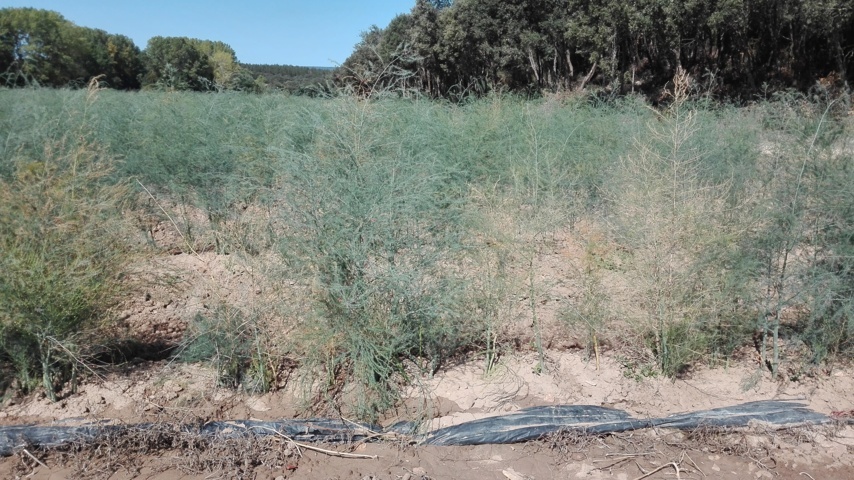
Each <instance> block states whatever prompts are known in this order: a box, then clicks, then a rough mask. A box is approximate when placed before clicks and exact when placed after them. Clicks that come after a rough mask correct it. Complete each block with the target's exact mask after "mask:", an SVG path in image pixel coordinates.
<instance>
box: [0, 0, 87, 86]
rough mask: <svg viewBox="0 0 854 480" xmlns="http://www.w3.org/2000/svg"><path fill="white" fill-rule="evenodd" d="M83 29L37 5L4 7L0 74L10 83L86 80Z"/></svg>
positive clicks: (0, 21) (58, 83) (0, 25)
mask: <svg viewBox="0 0 854 480" xmlns="http://www.w3.org/2000/svg"><path fill="white" fill-rule="evenodd" d="M85 48H86V41H85V38H84V35H83V31H82V30H81V29H79V28H77V27H76V26H75V25H74V24H72V23H71V22H69V21H68V20H66V19H65V18H64V17H63V16H62V15H60V14H58V13H56V12H51V11H48V10H37V9H34V8H4V9H2V10H0V73H2V74H3V75H4V77H5V78H4V80H5V82H3V83H5V84H7V85H26V84H34V85H45V86H63V85H66V84H69V83H71V82H74V81H86V80H88V78H85V77H86V74H87V72H86V70H85V68H84V67H83V66H82V65H81V64H80V62H79V60H80V58H81V57H82V56H84V55H85V53H84V50H85Z"/></svg>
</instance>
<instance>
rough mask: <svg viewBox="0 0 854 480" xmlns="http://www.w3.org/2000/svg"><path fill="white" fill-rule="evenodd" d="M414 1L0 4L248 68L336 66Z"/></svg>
mask: <svg viewBox="0 0 854 480" xmlns="http://www.w3.org/2000/svg"><path fill="white" fill-rule="evenodd" d="M413 5H415V0H361V1H353V0H304V1H296V0H279V1H274V0H267V1H265V0H242V1H226V0H206V1H202V0H171V1H165V0H134V1H127V0H112V1H104V0H23V1H17V0H0V7H33V8H43V9H47V10H54V11H57V12H59V13H61V14H62V15H63V16H64V17H65V18H66V19H68V20H70V21H72V22H74V23H75V24H77V25H80V26H82V27H91V28H100V29H101V30H106V31H107V32H110V33H120V34H123V35H127V36H128V37H130V38H132V39H133V41H134V42H135V43H136V44H137V46H139V48H145V45H146V43H147V42H148V39H149V38H151V37H154V36H158V35H160V36H178V37H193V38H201V39H204V40H219V41H222V42H225V43H227V44H229V45H231V47H232V48H234V50H235V51H236V52H237V58H238V59H239V60H240V61H241V62H245V63H273V64H288V65H305V66H333V65H335V64H337V63H341V62H343V61H344V60H345V59H346V58H347V57H348V56H349V55H350V53H351V52H352V51H353V46H354V45H355V44H356V42H358V41H359V34H360V33H361V32H362V31H365V30H367V29H368V28H369V27H370V26H371V25H378V26H380V27H385V26H386V25H388V22H389V21H390V20H391V19H392V18H394V17H395V16H396V15H398V14H400V13H408V12H409V11H410V10H411V9H412V6H413Z"/></svg>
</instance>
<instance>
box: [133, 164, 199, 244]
mask: <svg viewBox="0 0 854 480" xmlns="http://www.w3.org/2000/svg"><path fill="white" fill-rule="evenodd" d="M136 183H138V184H139V186H140V187H142V189H143V190H145V193H147V194H148V196H149V197H150V198H151V200H153V201H154V203H155V204H157V208H159V209H160V211H161V212H163V214H164V215H166V218H168V219H169V221H170V222H171V223H172V226H173V227H175V231H176V232H178V235H180V236H181V240H183V241H184V244H185V245H187V248H189V249H190V252H192V253H193V255H195V256H196V257H197V258H199V259H201V257H200V256H199V253H198V252H196V249H194V248H193V246H192V245H191V244H190V241H189V240H187V237H185V236H184V233H183V232H181V228H180V227H178V223H177V222H176V221H175V219H173V218H172V215H169V212H167V211H166V209H165V208H163V205H161V204H160V202H159V201H158V200H157V199H156V198H155V197H154V195H153V194H152V193H151V191H150V190H148V188H146V187H145V185H143V184H142V182H140V181H139V180H136Z"/></svg>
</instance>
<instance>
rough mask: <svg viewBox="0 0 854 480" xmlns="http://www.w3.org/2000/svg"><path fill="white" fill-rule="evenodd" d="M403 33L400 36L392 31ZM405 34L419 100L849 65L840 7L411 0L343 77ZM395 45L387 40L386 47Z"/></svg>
mask: <svg viewBox="0 0 854 480" xmlns="http://www.w3.org/2000/svg"><path fill="white" fill-rule="evenodd" d="M401 25H406V27H407V31H406V32H405V34H404V35H401V34H400V26H401ZM404 38H405V39H406V41H407V43H406V44H407V45H408V46H409V48H411V51H412V53H413V59H414V61H415V63H414V65H412V66H410V67H407V68H409V69H412V70H414V71H416V72H417V83H418V88H420V89H421V90H422V91H424V92H427V93H429V94H430V95H449V94H455V92H469V93H471V92H485V91H488V90H493V89H510V90H516V91H520V90H527V91H536V90H542V89H557V88H585V87H586V86H589V85H595V86H596V87H597V88H604V89H606V91H610V92H612V93H618V94H619V93H626V92H629V91H638V90H639V91H642V92H645V93H647V94H650V95H658V94H659V93H660V92H661V91H662V90H663V89H664V86H665V85H666V84H667V82H668V81H670V79H672V78H673V76H674V74H675V73H676V72H677V70H678V69H679V68H683V69H685V70H687V71H688V72H689V73H691V74H692V77H693V78H695V79H697V84H696V85H695V86H694V87H695V88H698V89H702V90H703V91H705V92H712V93H717V94H723V95H727V96H732V95H742V96H748V97H750V96H752V95H755V94H756V93H757V92H759V91H760V90H761V89H762V88H763V87H762V86H763V85H768V86H770V87H771V88H790V87H796V88H801V89H806V88H809V87H810V86H812V85H813V84H814V83H815V81H816V80H817V79H819V78H823V77H827V76H829V75H830V76H831V78H833V79H835V80H836V81H837V84H838V85H843V84H844V82H845V81H847V80H848V76H849V75H850V72H851V70H852V68H854V4H852V3H851V2H848V1H845V0H806V1H803V0H684V1H678V2H673V1H671V0H634V1H631V2H624V1H620V0H504V1H500V0H458V1H455V2H444V1H435V0H416V2H415V5H414V7H413V9H412V12H411V14H410V15H409V18H407V19H406V21H405V22H404V21H403V19H395V21H393V24H390V25H389V26H388V27H387V28H385V29H380V28H374V29H372V30H371V31H369V32H367V34H366V35H365V36H364V37H363V39H362V42H360V44H359V45H357V48H356V49H355V50H354V52H353V55H352V56H351V58H349V59H348V60H347V62H345V65H346V67H347V69H348V70H349V71H360V69H364V68H365V67H366V66H368V65H369V64H371V65H374V64H376V63H377V61H378V59H379V58H380V57H382V56H383V55H382V53H379V52H382V48H384V47H383V45H385V46H386V47H387V46H389V45H392V44H395V43H396V42H399V40H400V39H404ZM391 39H394V40H391Z"/></svg>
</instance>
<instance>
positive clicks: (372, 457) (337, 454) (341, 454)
mask: <svg viewBox="0 0 854 480" xmlns="http://www.w3.org/2000/svg"><path fill="white" fill-rule="evenodd" d="M261 428H262V429H263V430H267V431H269V432H273V433H274V434H276V435H278V436H280V437H282V438H284V439H285V440H287V441H288V442H290V443H291V444H292V445H293V446H295V447H297V448H303V449H305V450H311V451H314V452H318V453H324V454H326V455H331V456H333V457H341V458H362V459H370V460H375V459H377V458H379V456H378V455H362V454H359V453H347V452H337V451H335V450H327V449H325V448H320V447H315V446H314V445H309V444H307V443H300V442H297V441H296V440H294V439H293V438H291V437H289V436H287V435H285V434H284V433H282V432H279V431H277V430H274V429H272V428H269V427H261ZM300 455H302V454H300Z"/></svg>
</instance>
